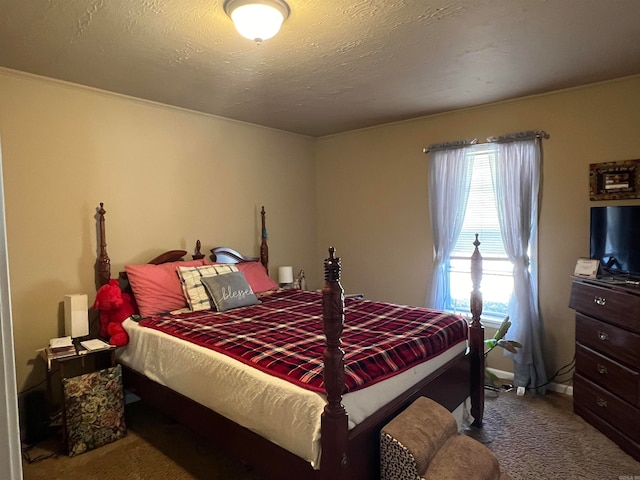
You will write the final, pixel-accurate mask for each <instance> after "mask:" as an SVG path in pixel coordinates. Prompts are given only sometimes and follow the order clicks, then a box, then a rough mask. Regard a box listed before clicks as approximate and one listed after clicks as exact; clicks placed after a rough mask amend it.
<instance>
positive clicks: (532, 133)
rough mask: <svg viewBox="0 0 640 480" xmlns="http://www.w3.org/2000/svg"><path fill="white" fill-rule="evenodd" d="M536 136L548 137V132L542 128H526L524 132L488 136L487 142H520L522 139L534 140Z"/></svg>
mask: <svg viewBox="0 0 640 480" xmlns="http://www.w3.org/2000/svg"><path fill="white" fill-rule="evenodd" d="M536 138H543V139H547V138H549V134H548V133H547V132H545V131H544V130H528V131H526V132H518V133H511V134H509V135H503V136H501V137H489V138H487V142H489V143H509V142H520V141H523V140H535V139H536Z"/></svg>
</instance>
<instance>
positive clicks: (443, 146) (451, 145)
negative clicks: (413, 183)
mask: <svg viewBox="0 0 640 480" xmlns="http://www.w3.org/2000/svg"><path fill="white" fill-rule="evenodd" d="M536 138H543V139H548V138H549V134H548V133H547V132H545V131H544V130H527V131H526V132H518V133H510V134H509V135H502V136H500V137H488V138H487V143H509V142H520V141H523V140H534V139H536ZM477 143H478V140H477V139H476V138H474V139H473V140H457V141H455V142H446V143H434V144H433V145H429V146H428V147H427V148H423V149H422V151H423V152H424V153H430V152H437V151H438V150H454V149H456V148H464V147H468V146H470V145H476V144H477Z"/></svg>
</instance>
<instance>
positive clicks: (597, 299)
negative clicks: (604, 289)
mask: <svg viewBox="0 0 640 480" xmlns="http://www.w3.org/2000/svg"><path fill="white" fill-rule="evenodd" d="M593 303H595V304H596V305H601V306H603V307H604V305H605V304H606V303H607V299H606V298H604V297H593Z"/></svg>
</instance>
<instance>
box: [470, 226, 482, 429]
mask: <svg viewBox="0 0 640 480" xmlns="http://www.w3.org/2000/svg"><path fill="white" fill-rule="evenodd" d="M473 245H474V246H475V249H474V251H473V255H472V256H471V282H472V283H473V290H472V291H471V325H470V326H469V353H470V355H471V415H472V416H473V425H474V426H476V427H481V426H482V417H483V416H484V369H485V361H484V327H483V326H482V322H481V320H480V316H481V315H482V292H481V291H480V282H481V281H482V255H480V251H479V250H478V247H479V246H480V241H478V234H477V233H476V239H475V241H474V242H473Z"/></svg>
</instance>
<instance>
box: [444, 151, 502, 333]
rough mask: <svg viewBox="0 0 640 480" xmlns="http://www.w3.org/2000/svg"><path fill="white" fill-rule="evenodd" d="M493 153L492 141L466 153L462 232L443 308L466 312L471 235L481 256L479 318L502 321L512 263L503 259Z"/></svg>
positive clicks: (469, 279)
mask: <svg viewBox="0 0 640 480" xmlns="http://www.w3.org/2000/svg"><path fill="white" fill-rule="evenodd" d="M494 154H495V146H494V145H492V144H483V145H475V146H474V147H473V148H470V149H469V152H468V154H467V155H470V156H471V157H472V159H471V165H472V174H471V188H470V192H469V201H468V203H467V209H466V212H465V217H464V223H463V226H462V231H461V233H460V236H459V237H458V241H457V242H456V245H455V247H454V249H453V252H452V253H451V258H450V260H449V264H448V266H447V268H448V271H449V281H450V285H449V287H450V288H449V292H450V295H449V298H448V300H447V301H446V305H445V308H446V309H447V310H451V311H455V312H469V308H470V305H469V303H470V301H469V297H470V292H471V290H472V288H473V285H472V283H471V275H470V272H471V262H470V260H469V257H470V256H471V253H472V252H473V242H474V240H475V234H476V233H477V234H478V236H479V238H478V239H479V241H480V243H481V245H480V253H481V254H482V258H483V275H482V285H481V291H482V297H483V314H482V316H483V319H485V320H489V321H491V320H492V319H495V320H500V321H501V320H502V319H503V318H504V317H505V316H506V315H507V309H508V306H509V299H510V297H511V293H512V292H513V265H512V264H511V262H510V261H509V259H508V258H507V254H506V252H505V248H504V244H503V242H502V235H501V233H500V224H499V221H498V213H497V209H496V200H495V192H494V188H493V182H492V179H491V165H490V162H491V159H492V156H493V155H494Z"/></svg>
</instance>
